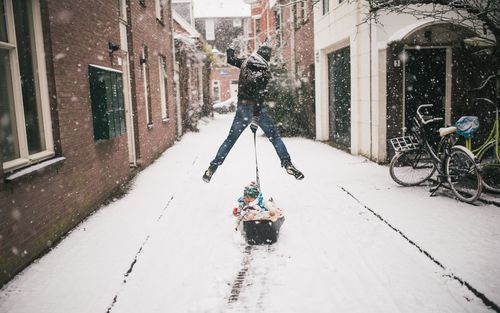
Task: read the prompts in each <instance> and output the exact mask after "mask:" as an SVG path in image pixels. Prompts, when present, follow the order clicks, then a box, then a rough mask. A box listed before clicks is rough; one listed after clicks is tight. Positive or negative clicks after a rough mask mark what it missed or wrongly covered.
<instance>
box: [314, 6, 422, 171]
mask: <svg viewBox="0 0 500 313" xmlns="http://www.w3.org/2000/svg"><path fill="white" fill-rule="evenodd" d="M366 12H367V6H366V3H365V2H364V1H363V0H359V1H352V2H350V1H347V0H344V1H343V2H342V3H340V4H339V3H338V0H330V10H329V13H327V14H325V15H323V13H322V1H319V3H318V4H317V5H315V7H314V23H315V25H314V49H315V65H316V138H317V140H328V139H329V138H328V137H329V107H328V58H327V55H328V53H331V52H332V51H335V50H338V49H340V48H343V47H346V46H350V50H351V153H352V154H361V155H365V156H367V157H370V158H372V159H374V160H379V161H384V160H385V158H386V147H387V138H386V134H387V123H386V120H387V113H386V112H387V108H386V94H387V83H386V81H387V74H386V68H387V64H386V63H387V61H386V59H387V56H386V43H387V41H388V40H390V39H391V38H395V37H397V35H398V33H401V32H403V31H404V30H405V28H408V29H409V27H411V25H414V26H415V25H417V24H418V23H419V22H418V21H417V19H416V18H414V17H413V16H410V15H394V14H391V15H384V14H383V13H381V14H380V15H379V21H380V22H381V23H380V24H377V25H372V26H371V27H370V25H369V24H368V23H363V21H364V18H365V17H366ZM370 28H371V30H370ZM370 37H371V41H370ZM370 52H371V53H370ZM370 69H371V71H370Z"/></svg>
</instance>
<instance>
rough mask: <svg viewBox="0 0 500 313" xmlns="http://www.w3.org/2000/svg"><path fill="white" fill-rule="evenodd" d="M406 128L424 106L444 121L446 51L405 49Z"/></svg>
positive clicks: (444, 49)
mask: <svg viewBox="0 0 500 313" xmlns="http://www.w3.org/2000/svg"><path fill="white" fill-rule="evenodd" d="M405 52H406V54H407V60H406V62H405V82H404V83H405V85H404V94H405V97H404V99H405V104H404V127H405V128H406V129H409V127H411V125H412V123H413V117H414V116H415V115H416V113H417V109H418V107H419V106H420V105H421V104H432V105H434V106H433V107H432V108H431V109H429V110H427V112H428V114H430V115H432V116H434V117H442V118H444V117H445V100H446V48H420V49H406V50H405ZM443 123H444V122H443Z"/></svg>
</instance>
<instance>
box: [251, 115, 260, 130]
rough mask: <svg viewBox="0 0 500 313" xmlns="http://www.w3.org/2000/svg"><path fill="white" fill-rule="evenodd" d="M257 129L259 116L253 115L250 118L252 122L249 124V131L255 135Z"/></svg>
mask: <svg viewBox="0 0 500 313" xmlns="http://www.w3.org/2000/svg"><path fill="white" fill-rule="evenodd" d="M257 128H259V116H257V115H254V116H253V117H252V122H251V123H250V129H251V130H252V133H255V132H256V131H257Z"/></svg>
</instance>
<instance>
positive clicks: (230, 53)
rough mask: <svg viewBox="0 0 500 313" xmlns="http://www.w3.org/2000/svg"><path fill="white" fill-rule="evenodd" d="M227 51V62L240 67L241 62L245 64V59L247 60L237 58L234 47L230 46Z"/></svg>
mask: <svg viewBox="0 0 500 313" xmlns="http://www.w3.org/2000/svg"><path fill="white" fill-rule="evenodd" d="M226 53H227V63H228V64H230V65H232V66H236V67H237V68H240V67H241V64H243V61H245V59H240V58H237V57H236V56H235V55H234V54H235V51H234V49H232V48H228V49H227V50H226Z"/></svg>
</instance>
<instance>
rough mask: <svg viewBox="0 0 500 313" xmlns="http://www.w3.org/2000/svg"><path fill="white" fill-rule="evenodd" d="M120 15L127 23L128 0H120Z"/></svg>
mask: <svg viewBox="0 0 500 313" xmlns="http://www.w3.org/2000/svg"><path fill="white" fill-rule="evenodd" d="M118 1H119V2H118V17H119V18H120V20H121V21H122V22H124V23H125V24H127V0H118Z"/></svg>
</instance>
